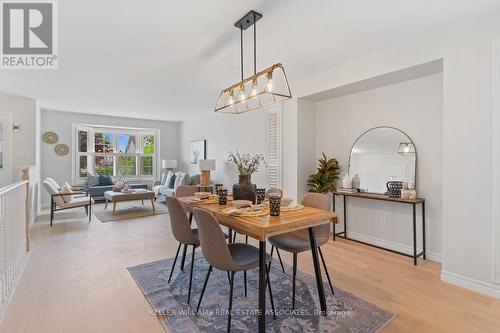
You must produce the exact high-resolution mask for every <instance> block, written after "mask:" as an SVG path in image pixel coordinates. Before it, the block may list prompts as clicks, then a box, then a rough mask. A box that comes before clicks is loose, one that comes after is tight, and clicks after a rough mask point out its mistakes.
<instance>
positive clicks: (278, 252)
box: [276, 248, 285, 274]
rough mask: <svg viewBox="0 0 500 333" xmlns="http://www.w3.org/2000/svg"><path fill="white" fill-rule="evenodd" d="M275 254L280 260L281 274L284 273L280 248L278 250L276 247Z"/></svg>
mask: <svg viewBox="0 0 500 333" xmlns="http://www.w3.org/2000/svg"><path fill="white" fill-rule="evenodd" d="M276 254H278V259H279V260H280V265H281V270H282V271H283V274H285V267H284V266H283V260H281V255H280V250H278V248H276Z"/></svg>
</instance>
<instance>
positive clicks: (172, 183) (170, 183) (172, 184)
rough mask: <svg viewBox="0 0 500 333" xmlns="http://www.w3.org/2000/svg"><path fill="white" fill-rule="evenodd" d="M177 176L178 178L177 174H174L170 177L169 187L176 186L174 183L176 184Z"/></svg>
mask: <svg viewBox="0 0 500 333" xmlns="http://www.w3.org/2000/svg"><path fill="white" fill-rule="evenodd" d="M175 178H177V176H176V175H172V177H170V181H169V182H168V188H172V189H173V188H174V184H175Z"/></svg>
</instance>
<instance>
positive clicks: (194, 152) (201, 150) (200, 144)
mask: <svg viewBox="0 0 500 333" xmlns="http://www.w3.org/2000/svg"><path fill="white" fill-rule="evenodd" d="M190 148H191V153H190V158H189V162H190V163H191V164H198V161H199V160H203V159H206V158H207V140H198V141H191V147H190Z"/></svg>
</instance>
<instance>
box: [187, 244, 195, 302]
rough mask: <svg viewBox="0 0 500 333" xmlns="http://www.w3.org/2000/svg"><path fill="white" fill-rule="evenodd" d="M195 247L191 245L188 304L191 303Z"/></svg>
mask: <svg viewBox="0 0 500 333" xmlns="http://www.w3.org/2000/svg"><path fill="white" fill-rule="evenodd" d="M195 250H196V246H195V245H193V254H192V255H191V272H190V273H189V291H188V304H189V302H190V301H191V285H192V284H193V268H194V252H195Z"/></svg>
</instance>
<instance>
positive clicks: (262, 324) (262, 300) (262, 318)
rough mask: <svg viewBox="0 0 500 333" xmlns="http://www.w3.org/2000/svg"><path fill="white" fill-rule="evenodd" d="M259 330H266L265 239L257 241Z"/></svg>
mask: <svg viewBox="0 0 500 333" xmlns="http://www.w3.org/2000/svg"><path fill="white" fill-rule="evenodd" d="M258 313H259V332H261V333H263V332H265V331H266V241H260V242H259V312H258Z"/></svg>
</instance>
